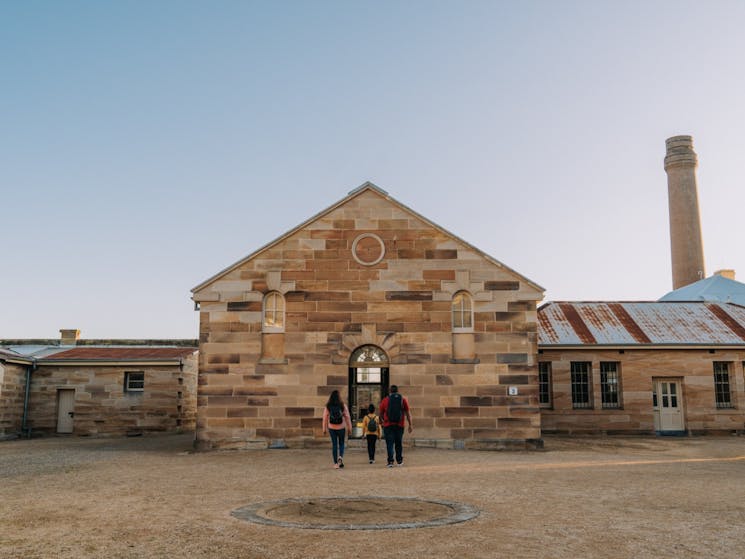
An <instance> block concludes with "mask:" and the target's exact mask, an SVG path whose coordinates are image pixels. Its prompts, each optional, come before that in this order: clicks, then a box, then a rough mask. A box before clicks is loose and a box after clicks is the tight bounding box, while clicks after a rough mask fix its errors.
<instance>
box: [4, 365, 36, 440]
mask: <svg viewBox="0 0 745 559" xmlns="http://www.w3.org/2000/svg"><path fill="white" fill-rule="evenodd" d="M14 361H15V362H14ZM17 361H18V359H11V358H10V356H8V355H5V354H3V353H2V352H0V440H2V439H5V438H12V437H17V436H18V435H19V433H20V432H21V427H22V422H23V400H24V397H25V392H26V371H27V369H28V368H29V367H30V366H31V361H30V360H29V361H28V364H24V363H19V362H17Z"/></svg>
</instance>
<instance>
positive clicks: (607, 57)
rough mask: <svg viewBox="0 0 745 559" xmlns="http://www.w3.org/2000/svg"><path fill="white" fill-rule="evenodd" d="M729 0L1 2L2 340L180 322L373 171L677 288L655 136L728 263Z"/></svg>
mask: <svg viewBox="0 0 745 559" xmlns="http://www.w3.org/2000/svg"><path fill="white" fill-rule="evenodd" d="M744 25H745V2H727V1H719V2H689V1H680V0H676V1H661V0H657V1H645V2H610V1H607V2H603V1H587V2H568V1H567V2H558V1H551V2H538V1H535V2H517V1H515V2H496V1H494V2H476V1H471V2H460V1H458V2H456V1H452V2H435V1H406V2H365V3H363V2H349V1H344V2H323V1H319V2H268V1H267V2H249V1H244V2H237V1H222V2H188V1H173V2H170V1H154V2H144V1H134V2H124V1H119V2H99V1H87V2H81V1H64V2H57V1H54V2H52V1H49V2H44V1H20V0H19V1H10V0H6V1H5V2H2V3H0V122H2V128H1V130H2V134H0V189H1V191H2V198H1V203H2V208H3V212H2V217H1V218H0V234H1V235H2V241H3V244H4V246H3V256H4V258H3V271H2V274H0V277H1V278H2V279H1V280H0V288H1V290H0V292H1V293H2V307H1V309H2V310H0V338H10V337H13V338H29V337H57V336H58V335H59V333H58V330H59V329H60V328H79V329H81V331H82V335H83V337H87V338H97V337H138V338H146V337H161V338H164V337H168V338H194V337H197V333H198V326H197V320H198V317H197V313H195V312H194V311H193V304H192V302H191V300H190V289H191V288H192V287H194V286H195V285H197V284H199V283H201V282H202V281H203V280H205V279H207V278H208V277H210V276H212V275H213V274H214V273H216V272H218V271H219V270H221V269H223V268H225V267H226V266H228V265H230V264H232V263H233V262H235V261H237V260H239V259H241V258H243V257H244V256H246V255H248V254H250V253H251V252H253V251H254V250H255V249H257V248H259V247H261V246H263V245H265V244H266V243H268V242H269V241H271V240H273V239H275V238H276V237H278V236H280V235H281V234H283V233H284V232H286V231H287V230H289V229H291V228H293V227H295V226H296V225H298V224H299V223H301V222H302V221H304V220H305V219H307V218H308V217H310V216H312V215H314V214H316V213H317V212H319V211H321V210H323V209H325V208H326V207H328V206H330V205H332V204H334V203H335V202H337V201H338V200H340V199H341V198H343V197H345V196H346V195H347V193H348V192H349V191H350V190H352V189H354V188H356V187H357V186H359V185H360V184H362V183H363V182H365V181H367V180H369V181H372V182H374V183H375V184H377V185H378V186H379V187H381V188H383V189H385V190H387V191H388V192H389V193H390V194H391V196H393V197H394V198H395V199H397V200H399V201H400V202H402V203H404V204H406V205H407V206H409V207H411V208H412V209H414V210H416V211H417V212H419V213H421V214H423V215H424V216H426V217H428V218H429V219H431V220H432V221H434V222H436V223H438V224H440V225H441V226H443V227H444V228H446V229H448V230H449V231H451V232H452V233H454V234H456V235H458V236H459V237H461V238H463V239H465V240H467V241H468V242H470V243H471V244H473V245H475V246H477V247H479V248H480V249H482V250H484V251H485V252H487V253H489V254H491V255H492V256H493V257H495V258H497V259H498V260H500V261H502V262H504V263H505V264H506V265H508V266H510V267H512V268H514V269H515V270H517V271H518V272H520V273H522V274H523V275H525V276H527V277H528V278H530V279H531V280H533V281H535V282H537V283H539V284H540V285H542V286H544V287H545V288H546V289H547V292H546V300H651V299H656V298H658V297H660V296H661V295H663V294H664V293H666V292H667V291H669V290H670V289H671V283H672V282H671V272H670V249H669V230H668V214H667V183H666V175H665V173H664V170H663V164H662V160H663V157H664V155H665V139H666V138H667V137H669V136H673V135H677V134H691V135H692V136H693V137H694V144H695V149H696V151H697V153H698V155H699V172H698V183H699V201H700V204H701V214H702V216H701V217H702V227H703V235H704V251H705V259H706V265H707V273H708V274H711V273H712V272H713V271H714V270H716V269H719V268H735V269H736V270H737V271H738V272H739V275H738V279H739V280H743V279H745V250H743V247H742V244H743V238H744V235H743V217H742V208H743V207H745V189H744V188H743V180H744V177H745V170H744V168H743V164H744V163H745V157H743V155H744V154H745V133H743V124H745V108H744V103H745V102H744V101H743V99H745V90H744V85H745V62H744V61H745V32H744V27H743V26H744Z"/></svg>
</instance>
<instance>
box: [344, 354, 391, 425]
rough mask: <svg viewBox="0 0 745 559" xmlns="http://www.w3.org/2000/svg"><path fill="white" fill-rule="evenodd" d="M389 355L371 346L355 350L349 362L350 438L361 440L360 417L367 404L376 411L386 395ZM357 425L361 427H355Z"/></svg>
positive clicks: (364, 412)
mask: <svg viewBox="0 0 745 559" xmlns="http://www.w3.org/2000/svg"><path fill="white" fill-rule="evenodd" d="M388 376H389V369H388V356H387V355H386V354H385V351H383V350H382V349H380V348H379V347H377V346H374V345H364V346H361V347H358V348H357V349H356V350H354V352H352V356H351V358H350V359H349V413H350V414H351V416H352V436H353V437H361V436H362V428H361V421H362V418H363V417H365V414H367V407H368V406H369V405H370V404H373V405H374V406H375V409H376V410H377V409H378V405H379V404H380V401H381V400H382V399H383V398H384V397H385V396H387V395H388V386H389V385H388ZM358 423H360V425H358Z"/></svg>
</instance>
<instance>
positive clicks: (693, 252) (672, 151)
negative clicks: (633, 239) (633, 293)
mask: <svg viewBox="0 0 745 559" xmlns="http://www.w3.org/2000/svg"><path fill="white" fill-rule="evenodd" d="M665 144H666V146H667V153H666V155H665V172H666V173H667V196H668V204H669V210H670V248H671V255H672V264H673V289H678V288H680V287H683V286H686V285H689V284H691V283H693V282H696V281H698V280H700V279H703V278H704V277H706V270H705V269H704V244H703V241H702V240H701V219H700V217H699V210H698V190H697V188H696V166H697V165H698V158H697V157H696V152H695V151H693V138H691V137H690V136H673V137H672V138H668V139H667V140H666V141H665Z"/></svg>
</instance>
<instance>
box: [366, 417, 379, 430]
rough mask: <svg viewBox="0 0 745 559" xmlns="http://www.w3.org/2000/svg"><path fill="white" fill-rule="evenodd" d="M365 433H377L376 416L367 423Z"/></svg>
mask: <svg viewBox="0 0 745 559" xmlns="http://www.w3.org/2000/svg"><path fill="white" fill-rule="evenodd" d="M367 432H368V433H377V432H378V421H377V419H376V416H374V415H373V416H372V417H371V418H370V419H369V420H368V422H367Z"/></svg>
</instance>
